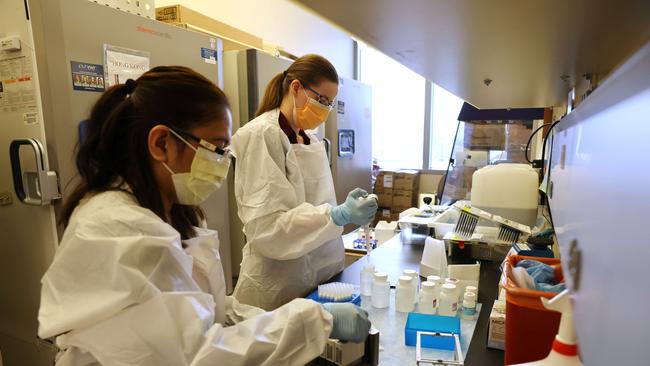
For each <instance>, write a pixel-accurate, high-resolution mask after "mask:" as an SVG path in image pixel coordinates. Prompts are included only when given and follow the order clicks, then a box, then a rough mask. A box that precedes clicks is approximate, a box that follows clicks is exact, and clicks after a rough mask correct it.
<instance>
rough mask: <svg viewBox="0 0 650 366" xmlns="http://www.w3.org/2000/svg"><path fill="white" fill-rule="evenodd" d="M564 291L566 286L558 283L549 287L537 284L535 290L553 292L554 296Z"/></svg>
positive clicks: (545, 284)
mask: <svg viewBox="0 0 650 366" xmlns="http://www.w3.org/2000/svg"><path fill="white" fill-rule="evenodd" d="M565 289H566V284H564V283H558V284H557V285H549V284H548V283H538V284H537V290H538V291H546V292H553V293H556V294H559V293H560V292H562V291H564V290H565Z"/></svg>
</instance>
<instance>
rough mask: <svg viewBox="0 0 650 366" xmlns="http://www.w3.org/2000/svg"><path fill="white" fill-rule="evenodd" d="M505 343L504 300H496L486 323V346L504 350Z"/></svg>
mask: <svg viewBox="0 0 650 366" xmlns="http://www.w3.org/2000/svg"><path fill="white" fill-rule="evenodd" d="M505 344H506V302H505V300H496V301H494V305H493V306H492V312H491V313H490V322H489V324H488V340H487V346H488V348H494V349H500V350H505Z"/></svg>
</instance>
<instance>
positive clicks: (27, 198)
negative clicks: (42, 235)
mask: <svg viewBox="0 0 650 366" xmlns="http://www.w3.org/2000/svg"><path fill="white" fill-rule="evenodd" d="M23 146H28V147H31V148H32V150H33V151H34V159H35V162H36V171H35V172H23V171H22V167H21V165H20V148H21V147H23ZM9 158H10V160H11V174H12V175H13V180H14V190H15V191H16V196H17V197H18V199H19V200H20V202H22V203H24V204H26V205H34V206H46V205H49V204H50V203H51V202H52V201H54V200H58V199H60V198H61V191H60V189H59V179H58V177H57V175H56V172H53V171H50V170H49V164H48V162H47V156H46V155H45V149H44V148H43V144H41V142H40V141H38V140H36V139H31V138H30V139H16V140H13V141H11V144H10V145H9ZM25 183H27V184H25Z"/></svg>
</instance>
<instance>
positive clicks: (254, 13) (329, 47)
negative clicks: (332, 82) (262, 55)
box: [156, 0, 354, 78]
mask: <svg viewBox="0 0 650 366" xmlns="http://www.w3.org/2000/svg"><path fill="white" fill-rule="evenodd" d="M174 4H180V5H183V6H186V7H188V8H191V9H192V10H195V11H198V12H200V13H203V14H204V15H207V16H209V17H211V18H214V19H216V20H218V21H220V22H223V23H226V24H228V25H230V26H233V27H235V28H238V29H240V30H242V31H245V32H248V33H250V34H252V35H255V36H257V37H259V38H262V39H263V40H264V41H266V42H268V43H273V44H276V45H278V46H280V47H283V48H284V49H285V50H286V51H288V52H290V53H292V54H294V55H297V56H300V55H303V54H306V53H318V54H320V55H323V56H325V57H326V58H327V59H329V60H330V61H331V62H332V63H333V64H334V66H335V67H336V70H337V71H338V73H339V76H342V77H348V78H352V76H353V69H354V67H353V48H352V39H351V38H350V36H349V35H348V34H347V33H345V32H343V31H341V30H339V29H338V28H336V27H334V26H332V25H331V24H330V23H328V22H326V21H324V20H323V19H322V18H320V17H318V16H316V15H314V14H313V13H311V12H309V11H307V10H305V9H304V8H302V7H300V6H299V5H296V4H295V3H292V2H289V1H288V0H236V1H235V0H156V6H157V7H161V6H167V5H174Z"/></svg>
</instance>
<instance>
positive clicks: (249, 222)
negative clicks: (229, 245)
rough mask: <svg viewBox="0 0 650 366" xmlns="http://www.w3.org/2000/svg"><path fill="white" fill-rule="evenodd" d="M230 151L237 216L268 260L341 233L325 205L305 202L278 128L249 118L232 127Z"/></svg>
mask: <svg viewBox="0 0 650 366" xmlns="http://www.w3.org/2000/svg"><path fill="white" fill-rule="evenodd" d="M270 116H274V118H276V117H277V113H273V114H270ZM231 149H232V151H233V154H234V156H235V157H236V159H237V160H236V166H235V197H236V199H237V204H238V208H239V210H238V212H239V217H240V219H241V220H242V223H243V224H244V232H245V233H246V238H247V240H248V244H249V245H250V246H252V247H253V249H255V250H256V251H257V252H259V253H260V254H261V255H263V256H264V257H267V258H270V259H275V260H290V259H296V258H300V257H302V256H304V255H306V254H307V253H309V252H311V251H313V250H314V249H316V248H318V247H319V246H321V245H323V244H324V243H327V242H329V241H331V240H334V239H336V238H338V237H340V236H341V233H342V232H343V228H342V227H339V226H337V225H336V224H335V223H334V221H333V220H332V218H331V215H330V212H331V209H332V206H331V205H330V204H329V203H325V204H321V205H318V206H314V205H312V204H310V203H306V202H305V188H304V185H303V183H302V177H301V175H300V174H301V173H300V168H299V166H298V162H297V160H296V157H295V155H294V154H293V153H292V151H291V144H290V143H289V140H288V139H287V137H286V135H284V132H282V130H281V129H280V128H279V127H278V126H273V124H272V123H269V121H266V120H264V119H260V120H256V121H253V122H251V123H249V125H247V126H245V127H244V128H241V129H240V130H239V131H237V133H236V134H235V136H234V137H233V141H232V144H231ZM278 243H282V244H286V245H278Z"/></svg>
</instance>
